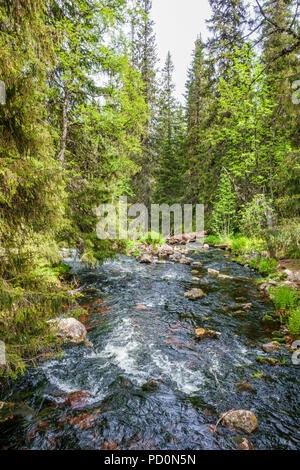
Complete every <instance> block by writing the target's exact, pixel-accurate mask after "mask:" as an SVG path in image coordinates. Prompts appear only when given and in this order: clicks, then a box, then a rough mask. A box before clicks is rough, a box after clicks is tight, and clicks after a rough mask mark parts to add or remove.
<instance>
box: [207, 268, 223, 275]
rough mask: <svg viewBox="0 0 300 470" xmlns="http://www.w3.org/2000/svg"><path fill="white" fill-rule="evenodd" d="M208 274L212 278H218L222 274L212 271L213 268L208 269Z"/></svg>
mask: <svg viewBox="0 0 300 470" xmlns="http://www.w3.org/2000/svg"><path fill="white" fill-rule="evenodd" d="M207 274H208V275H209V276H211V277H218V276H219V274H220V272H219V271H217V270H216V269H211V268H208V270H207Z"/></svg>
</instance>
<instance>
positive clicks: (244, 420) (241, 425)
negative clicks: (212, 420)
mask: <svg viewBox="0 0 300 470" xmlns="http://www.w3.org/2000/svg"><path fill="white" fill-rule="evenodd" d="M221 418H222V424H223V426H227V427H231V428H238V429H242V430H243V431H245V432H247V433H248V434H251V433H252V432H254V431H255V430H256V429H257V428H258V421H257V418H256V416H255V414H254V413H253V412H252V411H249V410H231V411H228V412H227V413H223V415H222V416H221Z"/></svg>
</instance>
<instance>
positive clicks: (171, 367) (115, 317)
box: [0, 246, 300, 450]
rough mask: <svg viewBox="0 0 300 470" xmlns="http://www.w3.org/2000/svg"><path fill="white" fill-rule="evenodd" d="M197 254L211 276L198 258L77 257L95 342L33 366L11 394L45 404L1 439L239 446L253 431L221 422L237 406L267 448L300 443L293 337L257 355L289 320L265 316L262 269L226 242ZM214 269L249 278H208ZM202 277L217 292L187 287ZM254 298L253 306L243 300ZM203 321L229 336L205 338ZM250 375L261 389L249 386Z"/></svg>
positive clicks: (70, 445) (46, 443)
mask: <svg viewBox="0 0 300 470" xmlns="http://www.w3.org/2000/svg"><path fill="white" fill-rule="evenodd" d="M195 248H197V246H196V247H195ZM192 257H193V258H194V259H195V261H201V262H202V263H203V267H202V268H199V271H200V273H199V277H200V280H199V281H194V280H192V277H193V276H194V275H193V274H192V273H191V270H192V269H198V268H192V267H191V266H186V265H180V264H174V263H167V264H165V265H155V264H153V265H145V264H140V263H138V262H137V261H136V260H135V259H134V258H129V257H126V256H119V257H118V258H117V259H116V260H113V261H108V262H106V263H105V264H104V265H102V266H100V267H98V268H97V269H93V270H92V269H91V268H87V267H85V266H82V265H80V264H79V263H76V262H74V261H73V260H69V263H70V264H71V265H72V269H73V272H75V273H76V274H77V275H78V276H79V277H80V280H81V291H82V293H83V294H84V298H83V299H82V304H83V305H89V306H90V310H91V311H90V317H89V323H88V324H89V334H88V339H89V342H90V343H91V344H90V346H88V345H78V346H77V345H75V346H74V345H73V346H69V345H67V346H65V347H64V355H63V357H62V358H59V359H56V358H55V359H50V360H48V361H46V362H43V363H41V364H39V365H38V366H37V367H36V368H29V369H28V370H27V372H26V374H25V376H24V377H22V378H20V379H19V380H18V381H17V382H16V383H15V384H14V386H13V388H12V389H11V390H10V391H9V393H8V394H7V396H6V397H5V399H6V400H8V401H17V402H18V401H19V402H25V403H26V404H27V405H28V406H30V407H31V408H32V409H33V410H34V414H33V416H30V417H28V416H27V417H24V418H23V419H18V420H12V421H9V422H6V423H2V424H1V427H0V447H2V448H8V449H11V448H15V449H103V448H109V449H116V448H119V449H123V450H127V449H149V450H150V449H159V450H162V449H166V450H172V449H177V450H181V449H182V450H188V449H190V450H194V449H236V448H238V444H237V442H238V440H239V437H240V436H242V435H245V434H244V433H243V432H236V433H235V432H232V431H231V430H229V429H227V428H224V427H222V426H221V425H219V426H218V428H217V431H216V432H213V429H212V425H215V424H216V422H217V421H218V417H219V415H220V413H222V412H225V411H228V410H230V409H233V408H235V409H248V410H251V411H253V412H254V413H255V414H256V416H257V419H258V422H259V429H258V431H256V432H255V433H254V434H253V435H251V436H250V439H251V441H252V443H253V445H254V447H255V448H256V449H299V447H300V435H299V422H300V421H299V382H300V380H299V366H295V365H293V364H292V363H291V355H290V354H289V353H288V352H287V349H286V348H285V347H283V348H282V349H281V351H279V352H276V353H274V354H272V357H275V358H280V360H281V361H282V362H283V363H282V365H279V366H275V367H274V366H271V365H261V364H259V363H257V361H256V357H257V356H268V355H266V354H265V353H264V352H263V351H262V349H261V346H262V344H263V343H264V342H266V341H269V340H270V339H271V336H270V335H271V331H272V330H274V329H278V328H275V327H274V326H273V327H270V325H266V324H265V323H263V322H262V318H263V317H264V315H265V314H272V313H273V311H274V310H273V305H272V303H271V301H270V300H268V299H267V298H265V297H263V296H262V294H261V293H260V292H259V291H258V289H257V287H256V285H255V283H254V280H255V278H256V277H257V274H256V273H255V272H253V271H250V270H249V269H247V268H245V267H242V266H240V265H238V264H236V263H234V262H232V261H231V260H230V258H229V257H226V256H225V255H224V252H223V251H221V250H217V249H210V250H209V251H207V252H205V253H200V252H198V251H197V250H194V252H193V254H192ZM207 268H213V269H217V270H219V271H220V272H221V273H224V274H230V275H231V276H235V277H237V278H239V279H215V278H212V277H208V275H207ZM191 287H200V288H202V289H203V290H204V292H205V293H206V294H207V295H206V297H204V298H202V299H200V300H197V301H194V302H193V301H190V300H188V299H187V298H185V297H183V294H184V293H185V292H186V291H187V290H189V289H191ZM99 299H100V300H99ZM249 302H251V304H252V308H251V309H250V310H249V311H245V312H243V311H242V310H241V307H240V304H243V303H249ZM199 327H204V328H210V329H213V330H216V331H218V332H220V333H221V336H220V339H217V340H216V339H208V340H204V341H195V339H194V329H195V328H199ZM269 356H270V355H269ZM284 360H285V364H284ZM257 372H260V373H263V374H264V375H265V377H261V378H257V376H255V374H257ZM254 376H255V377H254ZM149 381H152V382H150V383H148V382H149ZM239 382H247V383H249V384H251V385H252V386H253V388H254V389H255V393H247V392H244V393H237V391H236V387H237V384H238V383H239ZM80 390H85V391H87V392H88V394H87V397H88V398H87V399H86V402H85V404H84V406H83V407H81V409H80V410H79V409H74V408H72V407H70V406H68V405H67V404H66V397H67V396H68V394H70V393H72V392H76V391H80ZM83 415H84V416H83ZM77 417H79V418H78V420H77V421H76V418H77ZM41 423H43V424H41ZM78 423H79V424H78ZM80 423H81V425H80Z"/></svg>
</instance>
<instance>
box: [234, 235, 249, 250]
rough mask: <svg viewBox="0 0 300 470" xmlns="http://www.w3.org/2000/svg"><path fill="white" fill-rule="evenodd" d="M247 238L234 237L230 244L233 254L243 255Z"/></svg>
mask: <svg viewBox="0 0 300 470" xmlns="http://www.w3.org/2000/svg"><path fill="white" fill-rule="evenodd" d="M248 241H249V240H248V238H246V237H241V236H239V237H236V238H234V239H233V240H232V242H231V249H232V251H233V253H245V252H246V249H247V246H248Z"/></svg>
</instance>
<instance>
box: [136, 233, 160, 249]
mask: <svg viewBox="0 0 300 470" xmlns="http://www.w3.org/2000/svg"><path fill="white" fill-rule="evenodd" d="M139 242H140V243H147V244H148V245H153V246H155V245H160V246H162V245H164V244H165V240H164V239H163V237H162V235H161V234H160V233H156V232H148V233H147V234H146V235H145V236H144V237H142V238H140V240H139Z"/></svg>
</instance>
